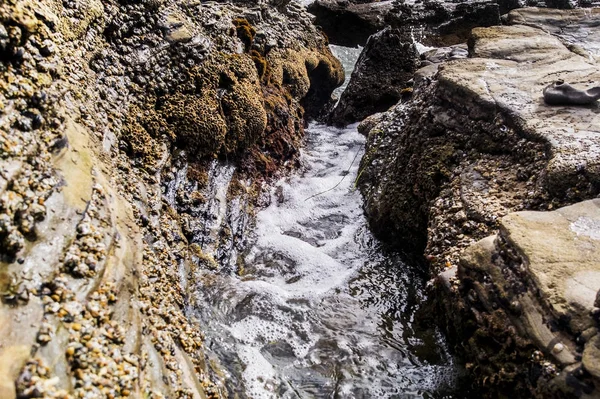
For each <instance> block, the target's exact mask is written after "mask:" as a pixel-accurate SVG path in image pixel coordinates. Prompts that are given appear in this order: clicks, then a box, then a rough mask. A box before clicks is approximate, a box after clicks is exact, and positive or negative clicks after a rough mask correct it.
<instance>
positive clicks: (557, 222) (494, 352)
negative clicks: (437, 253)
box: [441, 199, 600, 398]
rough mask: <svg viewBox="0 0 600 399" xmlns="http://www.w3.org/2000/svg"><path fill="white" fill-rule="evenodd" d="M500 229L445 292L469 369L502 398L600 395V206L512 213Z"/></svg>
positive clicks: (469, 252) (467, 259)
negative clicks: (598, 309) (598, 311)
mask: <svg viewBox="0 0 600 399" xmlns="http://www.w3.org/2000/svg"><path fill="white" fill-rule="evenodd" d="M499 227H500V229H499V233H498V234H497V235H494V236H491V237H489V238H486V239H484V240H482V241H480V242H477V243H475V244H473V245H472V246H471V247H469V248H467V249H466V250H465V252H464V254H463V256H462V258H461V261H460V264H459V266H458V271H457V273H456V277H455V278H453V277H450V279H449V280H450V282H451V283H450V284H449V285H446V286H445V287H446V288H444V292H443V293H442V294H441V295H443V296H444V297H445V298H446V299H445V301H444V302H446V304H447V305H443V306H444V307H445V310H446V311H447V312H448V315H449V316H448V317H449V318H450V319H452V318H454V322H455V323H456V324H455V327H456V328H457V330H458V331H455V332H458V333H459V334H460V335H458V336H457V338H458V340H459V341H460V342H463V343H464V346H463V347H464V348H465V349H466V351H467V353H468V356H469V358H470V359H473V360H472V361H473V363H472V365H471V367H472V368H473V369H474V370H478V371H477V374H485V375H488V376H496V377H492V378H496V381H495V383H496V385H497V386H496V387H495V388H494V389H495V390H496V392H498V391H500V393H504V394H509V395H515V394H517V395H518V396H523V397H525V396H526V397H536V398H537V397H540V398H547V397H584V398H592V397H597V395H598V394H599V392H598V383H599V377H600V374H599V373H598V367H597V364H598V363H597V362H598V342H597V341H598V339H597V337H598V336H600V335H598V322H597V320H595V319H594V318H593V317H592V315H593V313H594V311H595V307H594V300H595V298H596V294H597V292H598V290H599V289H600V262H598V259H600V234H598V231H600V229H599V227H600V200H598V199H596V200H590V201H584V202H580V203H577V204H575V205H572V206H568V207H564V208H560V209H557V210H555V211H551V212H532V211H529V212H517V213H511V214H508V215H507V216H505V217H504V218H502V219H501V220H500V223H499ZM451 270H452V269H451ZM454 271H456V269H455V268H454ZM445 274H448V272H445ZM445 279H448V276H445ZM448 297H451V298H452V300H451V301H448V299H449V298H448ZM491 320H494V323H496V324H495V325H494V324H491V323H489V321H491ZM467 326H469V327H467ZM482 371H483V373H482Z"/></svg>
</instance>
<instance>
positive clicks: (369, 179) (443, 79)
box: [361, 26, 600, 265]
mask: <svg viewBox="0 0 600 399" xmlns="http://www.w3.org/2000/svg"><path fill="white" fill-rule="evenodd" d="M470 53H471V56H472V58H469V59H464V60H454V61H451V62H448V63H446V64H442V66H440V67H439V72H437V74H435V68H434V69H433V70H432V69H431V67H430V66H428V67H426V68H425V70H423V71H418V72H417V77H416V78H415V81H416V82H418V85H417V87H416V89H415V96H414V98H413V100H412V102H411V103H408V104H405V105H398V106H396V107H395V108H394V109H392V110H391V111H390V112H388V113H387V114H384V116H383V119H382V120H381V122H380V123H379V124H376V125H375V126H374V127H372V128H371V130H370V133H369V146H368V149H367V155H366V156H365V158H364V159H363V167H364V171H363V173H362V176H361V180H362V181H363V182H364V183H363V185H362V187H363V192H364V193H365V197H366V200H367V205H366V212H367V214H368V215H370V217H371V220H372V225H373V227H374V229H375V230H376V231H379V232H381V233H382V234H383V235H385V234H387V235H388V236H391V237H390V238H393V239H395V240H398V241H400V242H403V243H406V244H409V245H413V246H415V245H416V246H417V247H421V248H423V247H425V246H426V245H427V248H428V249H427V253H428V255H430V256H431V257H435V260H436V263H437V264H439V265H443V264H444V263H446V262H450V263H454V262H455V261H456V259H457V258H456V255H451V256H449V257H448V258H447V256H448V254H449V252H447V251H448V248H458V249H460V248H461V247H464V246H466V245H468V244H470V243H472V240H473V239H475V240H477V239H480V238H483V237H484V236H485V235H487V233H488V232H489V231H490V229H492V228H494V226H495V223H496V220H497V218H498V217H500V216H503V215H505V214H506V213H508V212H510V211H514V210H519V209H522V207H525V208H537V209H539V208H547V207H555V206H557V205H559V204H561V203H564V202H573V201H576V200H579V199H585V198H589V197H593V196H594V195H596V194H597V193H598V192H599V190H600V186H599V183H598V177H599V176H600V175H599V173H598V162H599V158H598V132H597V129H596V127H595V126H597V123H598V121H597V113H596V112H594V109H595V105H594V106H592V107H591V108H590V107H587V108H586V107H554V106H548V105H545V104H544V102H543V97H542V91H543V89H544V87H546V86H547V85H548V84H550V83H552V82H553V81H554V80H555V79H556V78H557V77H560V78H563V79H565V81H568V82H572V83H573V84H574V85H577V83H578V82H581V83H584V82H589V81H595V80H597V79H598V67H597V64H596V63H595V62H594V61H593V60H591V59H589V58H586V57H582V56H581V55H579V54H577V53H574V52H572V51H570V50H569V49H568V48H567V47H566V46H565V45H564V44H563V43H562V42H561V41H560V40H559V39H558V38H556V37H553V36H551V35H548V34H546V33H544V32H543V31H541V30H539V29H535V28H530V27H526V26H509V27H495V28H485V29H475V30H474V31H473V35H472V39H471V41H470ZM532 61H535V63H532ZM575 148H578V150H575ZM416 210H418V211H416ZM415 211H416V212H415ZM427 229H429V231H430V234H429V235H427V234H426V231H427ZM390 232H391V233H390ZM426 243H427V244H426ZM442 248H447V249H442ZM450 252H455V251H454V250H450Z"/></svg>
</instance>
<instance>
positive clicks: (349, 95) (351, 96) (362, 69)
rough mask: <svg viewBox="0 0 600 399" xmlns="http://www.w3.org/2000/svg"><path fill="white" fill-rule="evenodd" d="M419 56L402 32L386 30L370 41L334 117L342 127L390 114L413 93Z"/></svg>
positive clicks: (334, 120)
mask: <svg viewBox="0 0 600 399" xmlns="http://www.w3.org/2000/svg"><path fill="white" fill-rule="evenodd" d="M418 59H419V56H418V54H417V50H416V48H415V45H414V44H413V43H412V42H409V43H403V42H402V36H401V33H400V31H398V30H396V29H391V28H386V29H384V30H382V31H381V32H379V33H376V34H374V35H373V36H371V37H370V38H369V40H368V41H367V44H366V45H365V48H364V49H363V51H362V53H361V55H360V57H359V59H358V61H357V62H356V66H355V68H354V71H353V72H352V77H351V78H350V83H349V84H348V87H347V88H346V90H344V92H343V93H342V96H341V98H340V101H339V102H338V104H337V105H336V107H335V108H334V110H333V111H332V113H331V115H330V121H331V122H332V123H333V124H335V125H338V126H345V125H348V124H350V123H354V122H359V121H361V120H362V119H364V118H365V117H367V116H369V115H372V114H374V113H377V112H382V111H387V110H388V108H390V107H391V106H392V105H395V104H396V103H397V102H398V101H399V100H400V99H401V98H402V95H403V93H410V91H411V90H412V88H410V87H409V86H410V85H411V83H412V82H410V81H411V80H412V77H413V74H414V71H415V70H416V68H417V66H418Z"/></svg>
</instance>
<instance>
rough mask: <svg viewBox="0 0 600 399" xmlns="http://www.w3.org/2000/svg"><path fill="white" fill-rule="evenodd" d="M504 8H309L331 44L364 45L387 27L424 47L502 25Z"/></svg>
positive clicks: (327, 4) (393, 4)
mask: <svg viewBox="0 0 600 399" xmlns="http://www.w3.org/2000/svg"><path fill="white" fill-rule="evenodd" d="M513 8H514V7H513ZM500 9H501V7H499V5H498V4H497V3H495V2H491V1H476V2H437V1H436V2H433V1H424V2H417V1H391V0H386V1H376V2H349V1H337V0H316V1H315V2H314V3H312V4H311V5H310V6H309V11H310V12H311V13H313V14H314V15H315V16H316V19H315V23H316V24H317V25H320V26H322V27H323V29H325V32H326V33H327V35H328V37H329V39H330V40H331V42H332V43H334V44H339V45H343V46H356V45H363V44H364V43H366V41H367V39H368V38H369V36H371V35H373V34H375V33H376V32H378V31H380V30H382V29H383V28H385V27H386V26H391V27H393V28H397V29H401V30H402V32H403V41H404V42H410V41H411V40H412V39H416V40H418V41H421V42H423V43H424V44H434V45H440V44H445V45H453V44H457V43H460V42H462V41H464V39H466V37H467V35H468V33H469V31H470V30H471V29H472V28H474V27H476V26H492V25H498V24H499V23H500V11H499V10H500ZM502 11H503V13H504V12H507V11H508V9H506V10H504V9H503V10H502Z"/></svg>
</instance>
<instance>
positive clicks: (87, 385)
mask: <svg viewBox="0 0 600 399" xmlns="http://www.w3.org/2000/svg"><path fill="white" fill-rule="evenodd" d="M271 3H272V4H271ZM288 3H289V2H285V1H277V2H264V1H260V2H252V4H245V3H241V2H236V4H230V3H223V4H220V3H214V2H213V3H201V2H186V3H181V2H173V1H165V2H156V1H151V2H118V1H104V2H100V1H97V0H86V1H79V2H66V3H63V2H57V1H47V2H38V1H33V0H32V1H13V0H11V1H6V2H3V3H2V5H0V59H1V60H2V63H0V75H2V76H1V78H0V82H1V83H0V104H1V105H2V106H1V108H0V135H1V139H0V140H1V144H2V148H1V151H0V161H1V178H0V183H1V187H0V190H1V198H0V211H1V215H0V218H1V219H2V220H1V223H0V224H1V226H0V240H1V241H2V243H1V245H0V250H1V252H2V253H1V255H2V264H1V265H0V293H1V294H2V304H1V305H0V320H1V321H2V322H1V323H0V325H1V326H0V341H1V342H2V348H0V380H1V383H0V396H1V397H2V398H13V397H32V396H36V397H40V396H43V397H84V396H86V395H88V396H89V395H92V396H93V397H98V398H101V397H124V396H136V397H137V396H140V397H142V396H143V397H153V398H160V397H168V398H177V397H181V398H183V397H186V398H191V397H194V398H197V397H220V396H226V392H227V388H226V385H227V382H226V380H225V377H224V376H223V375H222V374H221V373H220V370H219V367H218V365H216V366H215V365H209V364H208V363H207V360H206V358H205V356H204V347H203V337H202V331H201V326H199V325H198V323H197V322H196V321H195V319H194V318H193V316H191V315H189V314H188V313H187V312H186V310H185V309H186V304H187V303H188V302H189V293H188V292H187V291H186V290H187V285H186V279H187V278H188V274H190V275H191V273H193V271H194V269H195V268H198V267H214V265H215V264H216V261H215V258H216V259H217V260H223V263H224V264H227V262H229V260H230V259H231V258H233V259H234V260H233V261H235V254H234V251H232V250H231V248H230V247H231V245H230V243H231V240H233V238H232V237H235V236H239V235H240V234H242V233H243V231H244V228H245V226H246V225H247V223H248V220H247V219H248V216H247V215H248V214H249V213H251V209H252V206H253V203H254V201H255V199H256V198H257V197H258V194H259V192H260V187H261V182H262V181H263V180H264V179H266V178H268V177H269V176H273V175H274V174H275V173H277V171H278V170H281V169H282V168H285V167H293V165H294V163H295V157H296V155H297V152H298V148H299V145H300V142H301V138H302V134H303V122H304V116H305V114H304V109H303V107H302V103H303V101H308V98H310V102H311V104H315V105H314V106H315V107H318V106H319V104H324V103H326V102H327V101H328V100H329V95H330V92H331V90H333V88H334V87H335V86H337V85H339V84H341V83H342V81H343V78H344V77H343V70H342V68H341V65H340V63H339V61H337V60H336V59H335V58H334V57H333V56H332V54H331V53H330V51H329V49H328V47H327V42H326V39H325V38H324V37H323V36H322V34H321V33H320V32H319V31H317V30H316V29H315V28H314V27H313V26H312V24H311V21H310V16H309V15H308V14H307V13H306V12H304V11H303V9H302V8H301V7H300V6H299V5H297V4H296V3H293V2H291V3H289V4H288ZM306 111H307V113H308V114H309V115H310V113H311V112H313V111H314V110H313V109H310V108H309V107H307V109H306ZM236 168H238V169H236ZM222 204H226V208H227V212H228V213H227V216H226V217H222V206H221V205H222ZM236 212H237V213H236ZM239 214H242V215H246V216H245V217H240V216H239ZM198 215H206V216H209V217H206V219H205V223H199V222H197V221H196V222H195V223H194V221H195V220H196V218H195V216H198ZM214 215H218V217H217V216H215V217H212V216H214ZM236 215H237V216H236ZM213 366H214V367H213Z"/></svg>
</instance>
